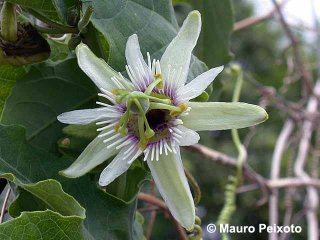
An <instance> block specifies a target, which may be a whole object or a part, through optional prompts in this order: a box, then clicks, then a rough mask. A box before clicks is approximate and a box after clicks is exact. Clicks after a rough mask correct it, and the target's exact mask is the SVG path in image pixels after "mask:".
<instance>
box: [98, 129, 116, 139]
mask: <svg viewBox="0 0 320 240" xmlns="http://www.w3.org/2000/svg"><path fill="white" fill-rule="evenodd" d="M112 133H115V131H114V130H113V129H112V130H110V131H109V132H106V133H102V134H99V135H98V138H102V137H105V136H108V135H110V134H112Z"/></svg>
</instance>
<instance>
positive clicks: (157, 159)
mask: <svg viewBox="0 0 320 240" xmlns="http://www.w3.org/2000/svg"><path fill="white" fill-rule="evenodd" d="M156 161H159V143H156Z"/></svg>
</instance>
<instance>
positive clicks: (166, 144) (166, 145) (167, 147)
mask: <svg viewBox="0 0 320 240" xmlns="http://www.w3.org/2000/svg"><path fill="white" fill-rule="evenodd" d="M164 147H165V148H166V149H168V150H169V152H172V149H171V148H170V147H169V145H168V143H167V141H165V142H164ZM166 152H167V151H166ZM166 155H168V154H167V153H166Z"/></svg>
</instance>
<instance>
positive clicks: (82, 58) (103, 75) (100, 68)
mask: <svg viewBox="0 0 320 240" xmlns="http://www.w3.org/2000/svg"><path fill="white" fill-rule="evenodd" d="M76 54H77V58H78V64H79V66H80V68H81V69H82V71H84V72H85V73H86V74H87V75H88V77H90V79H91V80H92V81H93V82H94V83H95V84H96V86H97V87H98V88H99V89H101V88H104V89H106V90H108V91H109V92H111V91H112V90H113V89H117V88H119V86H117V85H116V83H115V82H114V81H113V80H112V78H113V77H117V80H118V81H119V82H121V83H122V84H123V85H124V86H125V87H127V86H129V85H130V84H131V83H130V82H129V81H128V80H125V79H122V78H120V77H118V76H119V75H118V73H117V72H116V71H115V70H113V69H112V68H111V67H110V66H109V65H108V64H107V63H106V62H105V61H104V60H103V59H101V58H98V57H97V56H96V55H94V53H93V52H92V51H91V50H90V49H89V48H88V46H87V45H85V44H83V43H80V44H79V45H78V46H77V48H76Z"/></svg>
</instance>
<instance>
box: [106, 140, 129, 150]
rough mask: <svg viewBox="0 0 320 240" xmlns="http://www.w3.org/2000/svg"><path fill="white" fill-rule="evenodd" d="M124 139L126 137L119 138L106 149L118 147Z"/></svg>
mask: <svg viewBox="0 0 320 240" xmlns="http://www.w3.org/2000/svg"><path fill="white" fill-rule="evenodd" d="M126 139H127V137H123V138H120V139H118V140H117V141H115V142H113V143H112V144H110V145H108V146H107V148H112V147H113V146H115V145H118V144H119V143H122V142H123V141H125V140H126Z"/></svg>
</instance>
